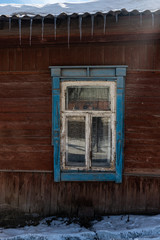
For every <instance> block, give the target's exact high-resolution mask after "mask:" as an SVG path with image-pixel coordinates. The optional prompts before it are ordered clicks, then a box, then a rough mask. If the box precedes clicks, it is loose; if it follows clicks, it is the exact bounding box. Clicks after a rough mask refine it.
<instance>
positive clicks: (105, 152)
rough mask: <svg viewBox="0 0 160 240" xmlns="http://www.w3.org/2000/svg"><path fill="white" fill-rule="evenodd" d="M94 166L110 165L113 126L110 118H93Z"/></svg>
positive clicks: (92, 143)
mask: <svg viewBox="0 0 160 240" xmlns="http://www.w3.org/2000/svg"><path fill="white" fill-rule="evenodd" d="M91 139H92V140H91V146H92V154H91V155H92V157H91V163H92V167H110V162H111V126H110V118H105V117H93V118H92V137H91Z"/></svg>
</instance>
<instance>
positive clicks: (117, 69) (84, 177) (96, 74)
mask: <svg viewBox="0 0 160 240" xmlns="http://www.w3.org/2000/svg"><path fill="white" fill-rule="evenodd" d="M50 68H51V76H52V144H53V146H54V159H53V161H54V181H55V182H60V181H115V182H116V183H121V182H122V170H123V156H124V154H123V148H124V109H125V108H124V99H125V76H126V68H127V66H75V67H63V66H55V67H54V66H53V67H52V66H51V67H50ZM104 75H106V76H104ZM63 81H68V82H69V81H113V82H117V94H116V169H115V171H114V172H107V171H106V172H93V171H88V172H86V171H84V172H82V171H80V172H79V171H73V172H71V171H67V172H66V171H65V172H64V171H62V170H61V166H60V82H63Z"/></svg>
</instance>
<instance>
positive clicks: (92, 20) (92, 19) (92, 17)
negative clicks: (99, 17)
mask: <svg viewBox="0 0 160 240" xmlns="http://www.w3.org/2000/svg"><path fill="white" fill-rule="evenodd" d="M91 22H92V29H91V34H92V36H93V32H94V15H92V16H91Z"/></svg>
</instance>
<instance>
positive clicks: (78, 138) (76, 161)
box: [66, 117, 85, 167]
mask: <svg viewBox="0 0 160 240" xmlns="http://www.w3.org/2000/svg"><path fill="white" fill-rule="evenodd" d="M66 124H67V126H66V129H67V133H66V134H67V136H66V166H75V167H78V166H80V167H81V166H84V165H85V118H84V117H68V118H67V122H66Z"/></svg>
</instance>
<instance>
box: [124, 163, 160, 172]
mask: <svg viewBox="0 0 160 240" xmlns="http://www.w3.org/2000/svg"><path fill="white" fill-rule="evenodd" d="M124 166H125V168H135V166H136V167H137V168H141V169H142V171H143V168H148V169H156V168H160V163H153V162H149V163H146V162H138V161H136V162H135V161H130V162H128V161H125V164H124Z"/></svg>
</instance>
